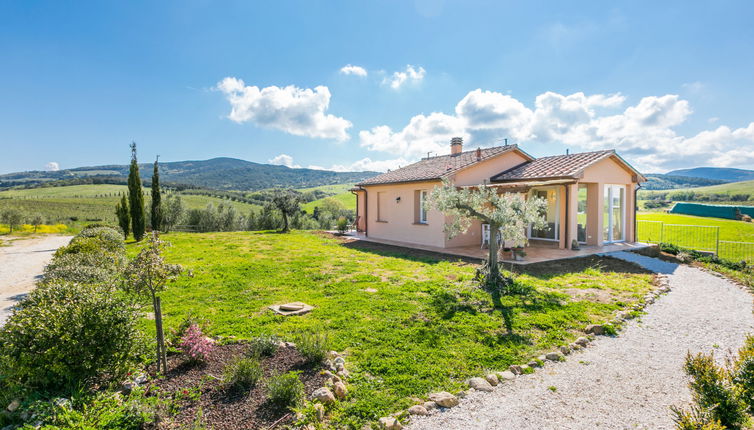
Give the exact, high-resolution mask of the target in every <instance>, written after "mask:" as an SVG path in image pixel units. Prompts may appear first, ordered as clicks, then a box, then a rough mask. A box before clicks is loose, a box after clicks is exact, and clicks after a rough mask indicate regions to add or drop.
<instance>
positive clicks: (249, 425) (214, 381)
mask: <svg viewBox="0 0 754 430" xmlns="http://www.w3.org/2000/svg"><path fill="white" fill-rule="evenodd" d="M247 350H248V345H245V344H240V343H236V344H226V345H217V346H216V347H215V348H214V349H213V350H212V352H211V353H210V355H209V357H208V359H207V361H206V363H204V364H192V363H190V362H188V361H186V358H185V356H183V355H173V356H170V357H168V373H167V375H166V376H165V377H164V378H161V379H158V380H156V381H155V382H154V383H153V384H152V387H151V391H152V392H154V393H158V392H159V393H160V395H161V397H163V398H171V399H172V400H171V402H170V406H169V408H168V412H169V413H171V416H168V417H167V418H166V419H163V420H162V421H161V422H160V423H159V424H157V425H156V427H155V428H159V429H168V428H186V427H191V426H192V425H194V424H202V425H203V426H205V427H206V428H212V429H217V430H222V429H257V428H271V427H276V426H283V425H285V424H291V423H292V422H293V420H294V417H293V413H292V412H291V411H290V410H288V409H286V408H281V407H278V406H276V405H275V404H273V403H271V402H270V401H269V400H268V399H267V395H266V394H267V393H266V389H265V384H264V380H266V379H267V378H270V377H271V376H272V375H274V374H282V373H286V372H289V371H297V372H300V374H299V377H300V380H301V382H303V384H304V387H305V392H306V395H307V396H308V395H310V394H311V393H312V392H313V391H314V390H316V389H317V388H319V387H321V386H322V385H323V384H324V382H325V376H324V375H322V374H320V371H321V370H322V369H321V367H320V366H318V365H312V364H309V363H307V362H306V361H305V359H304V357H303V356H302V355H301V354H300V353H299V352H298V351H297V350H296V349H295V348H294V347H290V346H289V347H280V348H278V349H277V351H276V352H275V353H274V355H272V356H270V357H265V358H263V359H261V360H260V361H261V364H262V367H263V369H264V377H263V378H262V381H260V383H258V384H256V386H254V387H253V388H252V389H251V390H250V391H239V390H233V389H228V388H225V387H224V385H223V382H222V377H223V373H224V371H225V368H226V366H228V365H229V364H231V363H233V362H234V361H236V360H238V359H239V358H241V357H243V356H244V355H245V354H246V352H247Z"/></svg>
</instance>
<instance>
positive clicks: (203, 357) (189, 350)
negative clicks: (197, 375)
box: [181, 324, 212, 362]
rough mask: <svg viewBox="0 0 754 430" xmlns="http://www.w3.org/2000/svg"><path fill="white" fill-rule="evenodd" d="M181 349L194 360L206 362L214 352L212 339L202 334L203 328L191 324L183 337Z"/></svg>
mask: <svg viewBox="0 0 754 430" xmlns="http://www.w3.org/2000/svg"><path fill="white" fill-rule="evenodd" d="M181 351H183V353H184V354H186V355H187V356H188V357H189V358H190V359H191V360H192V361H197V362H204V361H207V357H209V354H210V353H211V352H212V341H211V340H209V339H207V338H206V337H205V336H204V334H202V329H201V328H199V326H198V325H196V324H191V325H190V326H189V328H188V329H186V334H184V335H183V338H182V339H181Z"/></svg>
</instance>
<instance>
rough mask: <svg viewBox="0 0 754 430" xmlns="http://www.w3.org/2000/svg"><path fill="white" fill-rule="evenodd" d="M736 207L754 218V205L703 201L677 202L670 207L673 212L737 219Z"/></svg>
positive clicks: (743, 213)
mask: <svg viewBox="0 0 754 430" xmlns="http://www.w3.org/2000/svg"><path fill="white" fill-rule="evenodd" d="M736 209H738V210H739V211H740V213H741V215H749V216H750V217H752V218H754V206H727V205H703V204H701V203H676V204H675V205H673V207H672V208H671V209H670V213H672V214H683V215H695V216H706V217H713V218H726V219H736Z"/></svg>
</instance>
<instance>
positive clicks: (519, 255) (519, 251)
mask: <svg viewBox="0 0 754 430" xmlns="http://www.w3.org/2000/svg"><path fill="white" fill-rule="evenodd" d="M524 257H526V251H524V247H523V246H518V247H516V248H513V259H514V260H516V261H523V259H524Z"/></svg>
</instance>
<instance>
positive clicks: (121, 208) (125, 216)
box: [115, 194, 131, 238]
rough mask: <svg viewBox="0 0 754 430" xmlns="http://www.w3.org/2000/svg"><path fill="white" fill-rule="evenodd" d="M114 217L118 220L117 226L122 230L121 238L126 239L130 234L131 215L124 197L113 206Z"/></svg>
mask: <svg viewBox="0 0 754 430" xmlns="http://www.w3.org/2000/svg"><path fill="white" fill-rule="evenodd" d="M115 216H116V217H117V218H118V225H119V226H120V229H121V230H123V237H124V238H127V237H128V233H130V232H131V214H130V213H129V211H128V200H126V195H125V194H124V195H123V197H121V198H120V203H116V204H115Z"/></svg>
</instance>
